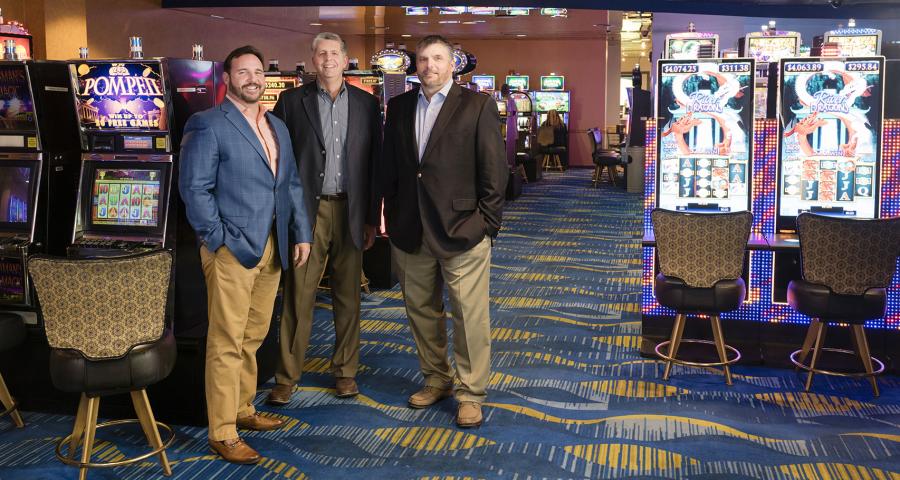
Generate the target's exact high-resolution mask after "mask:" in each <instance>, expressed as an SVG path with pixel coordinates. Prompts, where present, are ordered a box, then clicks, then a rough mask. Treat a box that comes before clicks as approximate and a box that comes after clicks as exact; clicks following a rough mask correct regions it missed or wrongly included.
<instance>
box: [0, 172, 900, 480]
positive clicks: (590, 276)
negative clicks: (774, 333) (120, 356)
mask: <svg viewBox="0 0 900 480" xmlns="http://www.w3.org/2000/svg"><path fill="white" fill-rule="evenodd" d="M589 187H590V172H589V171H585V170H581V171H578V170H572V171H570V172H568V173H566V174H562V175H550V176H549V178H545V180H544V181H543V182H540V183H538V184H533V185H527V186H526V193H525V195H524V196H523V197H521V198H520V199H518V200H517V201H515V202H512V203H511V204H510V205H509V207H508V209H507V212H506V215H505V224H504V229H503V232H502V234H501V236H500V238H499V241H498V242H497V244H496V246H495V247H494V259H493V265H494V266H493V271H492V274H493V275H492V292H491V293H492V311H491V314H492V327H493V330H492V338H493V361H492V367H493V375H492V377H491V385H490V390H489V398H488V403H487V404H486V405H485V415H486V423H485V424H484V425H483V426H482V427H481V428H477V429H473V430H465V431H463V430H459V429H457V428H456V427H455V426H454V424H453V416H454V412H455V405H454V402H453V401H452V400H446V401H444V402H442V403H440V404H438V405H437V406H436V407H434V408H431V409H428V410H410V409H408V408H407V407H406V398H407V396H408V395H409V394H410V393H412V392H414V391H415V390H417V388H418V387H419V385H420V383H421V377H420V375H419V372H418V367H417V360H416V356H415V349H414V348H415V347H414V345H413V341H412V339H411V337H410V334H409V331H408V327H407V322H406V318H405V312H404V309H403V304H402V301H401V295H400V292H399V287H398V288H395V289H394V290H390V291H378V292H373V293H372V294H371V295H368V296H366V297H365V298H364V310H363V324H362V331H363V334H362V343H363V345H362V364H363V367H362V369H361V371H360V374H359V376H358V380H359V383H360V389H361V391H362V394H361V395H360V396H358V397H356V398H354V399H350V400H338V399H336V398H335V397H334V396H333V395H332V391H331V390H330V388H329V387H330V385H331V378H330V375H328V374H327V373H326V372H327V363H328V362H327V358H328V357H329V355H330V350H331V345H332V342H333V335H334V332H333V327H332V326H331V322H330V316H329V312H328V311H327V309H328V304H327V302H328V300H327V298H326V297H322V298H321V301H322V302H323V305H322V307H323V308H322V309H320V310H319V312H318V313H317V317H316V324H315V327H314V336H313V338H312V341H311V347H310V352H309V358H310V365H308V367H307V368H308V370H309V372H308V374H307V375H305V376H304V380H303V382H302V386H300V387H298V389H297V390H298V391H297V393H296V394H295V395H294V398H293V402H292V403H291V404H290V405H289V406H288V408H285V409H281V410H277V411H274V412H273V413H272V414H273V415H279V416H282V415H283V416H287V417H290V419H291V421H290V422H289V423H288V426H287V427H286V428H284V429H283V430H280V431H275V432H267V433H249V434H248V435H246V438H248V441H249V442H250V443H251V445H253V446H254V447H256V448H258V449H259V450H261V452H262V453H263V454H264V455H266V459H265V460H264V461H263V462H262V463H260V464H259V465H256V466H234V465H229V464H226V463H224V462H222V461H220V460H216V457H214V456H213V455H211V454H210V452H209V450H208V448H207V446H206V431H205V430H204V429H202V428H194V427H181V428H178V429H177V438H176V441H175V444H174V446H173V447H172V448H171V449H170V450H169V458H170V459H171V460H173V469H174V474H173V476H172V477H171V478H177V479H208V478H222V479H225V478H227V479H244V478H253V479H263V478H265V479H275V478H280V479H298V478H311V479H332V478H367V479H376V478H379V479H380V478H387V479H392V480H404V479H446V480H449V479H463V478H466V479H468V478H471V479H479V478H484V479H488V478H491V479H493V478H499V479H530V478H691V479H707V478H729V479H743V478H765V479H770V478H771V479H805V478H815V479H837V478H841V479H843V478H850V479H853V478H859V479H900V428H898V426H900V388H898V387H900V382H898V379H897V378H896V377H883V378H882V379H881V386H882V396H881V397H880V398H877V399H873V398H872V396H871V392H870V390H869V387H868V385H867V384H864V383H861V382H855V381H850V380H847V381H845V380H825V379H820V380H817V382H816V385H817V388H816V389H815V390H814V392H813V393H809V394H807V393H803V391H802V384H801V382H800V379H799V377H797V376H796V374H794V373H793V372H792V371H789V370H774V369H766V368H754V367H738V368H736V369H735V371H736V374H737V375H736V378H735V385H734V386H733V387H730V388H729V387H726V386H725V385H724V382H723V381H722V378H721V377H720V376H717V375H710V374H709V373H708V372H706V371H701V370H691V369H685V368H680V367H676V370H675V375H674V376H673V378H672V380H671V382H669V383H665V382H663V381H661V376H662V368H661V367H660V364H659V363H658V362H656V361H653V360H649V359H645V358H642V357H640V356H639V355H638V344H639V335H640V312H639V303H640V275H641V265H640V240H639V236H640V232H641V198H640V197H639V196H637V195H633V194H627V193H624V192H623V191H622V190H620V189H614V188H612V187H609V186H606V185H604V186H602V187H601V188H598V189H592V188H589ZM266 393H267V392H265V391H261V392H260V394H259V397H258V399H259V400H260V402H261V401H262V399H263V398H264V397H265V394H266ZM151 402H152V398H151ZM262 408H263V409H265V410H267V411H269V412H272V411H273V410H272V409H271V408H269V407H262ZM25 420H26V422H27V423H28V426H27V427H26V428H25V429H23V430H15V429H13V428H12V427H11V426H10V423H9V422H8V420H6V419H3V420H0V479H4V480H7V479H28V480H34V479H56V478H74V477H75V470H74V469H71V468H68V467H66V468H64V467H62V466H60V464H59V463H58V462H57V461H56V460H55V459H54V456H53V442H54V441H55V440H56V439H58V438H60V437H62V436H64V435H66V434H68V433H69V431H70V429H71V425H72V421H73V418H72V417H70V416H61V415H45V414H35V413H28V412H26V414H25ZM119 433H120V434H124V435H125V437H124V440H122V441H119V444H118V446H112V445H111V444H109V443H107V442H105V441H102V440H103V439H104V438H111V437H108V436H107V435H108V433H107V432H101V433H100V434H99V435H98V438H99V439H100V440H101V442H100V444H99V445H98V446H97V450H96V451H95V455H97V456H98V457H102V458H106V459H109V458H115V457H116V456H119V455H122V454H131V453H134V452H135V451H138V450H139V449H142V448H143V447H142V445H143V438H142V436H141V434H140V432H139V430H137V429H135V430H125V429H123V430H121V431H120V432H119ZM95 458H97V457H95ZM159 472H160V470H159V467H158V465H157V464H156V463H145V464H143V465H140V466H137V467H128V468H119V469H113V470H105V471H104V470H96V471H92V472H91V474H90V478H92V479H95V480H99V479H112V478H122V479H146V478H157V477H158V475H159Z"/></svg>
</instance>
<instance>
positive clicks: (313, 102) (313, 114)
mask: <svg viewBox="0 0 900 480" xmlns="http://www.w3.org/2000/svg"><path fill="white" fill-rule="evenodd" d="M318 94H319V90H318V88H317V87H316V84H315V83H312V84H310V88H309V89H308V90H306V95H304V96H303V110H305V111H306V116H307V117H308V118H309V123H310V124H311V125H312V127H313V131H315V132H316V138H318V139H319V146H320V147H322V148H325V140H324V137H323V135H322V119H321V118H320V117H319V99H318V98H316V96H317V95H318Z"/></svg>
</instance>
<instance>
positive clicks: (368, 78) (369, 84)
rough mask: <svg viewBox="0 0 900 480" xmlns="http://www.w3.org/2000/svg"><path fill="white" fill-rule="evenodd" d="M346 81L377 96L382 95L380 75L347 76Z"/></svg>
mask: <svg viewBox="0 0 900 480" xmlns="http://www.w3.org/2000/svg"><path fill="white" fill-rule="evenodd" d="M344 81H346V82H347V83H349V84H350V85H353V86H354V87H357V88H359V89H361V90H365V91H366V92H368V93H371V94H372V95H375V96H380V95H381V83H382V81H381V76H380V75H345V76H344Z"/></svg>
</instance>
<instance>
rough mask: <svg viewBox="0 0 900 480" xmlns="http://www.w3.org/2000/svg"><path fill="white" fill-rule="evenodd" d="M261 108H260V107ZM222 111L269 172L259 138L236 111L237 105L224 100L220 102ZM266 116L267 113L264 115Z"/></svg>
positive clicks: (267, 161)
mask: <svg viewBox="0 0 900 480" xmlns="http://www.w3.org/2000/svg"><path fill="white" fill-rule="evenodd" d="M260 108H262V107H260ZM222 111H224V112H225V118H227V119H228V121H229V122H231V124H232V125H234V127H235V128H237V130H238V131H239V132H241V135H243V136H244V139H246V140H247V141H248V142H250V145H252V146H253V148H254V149H256V153H258V154H259V159H260V160H262V161H263V163H265V165H266V170H268V171H269V172H271V171H272V169H271V168H270V167H269V158H268V157H267V156H266V151H265V150H263V146H262V143H260V141H259V137H257V136H256V133H255V132H253V130H252V129H251V128H250V122H248V121H247V118H246V117H244V114H243V113H241V111H240V110H239V109H238V107H237V105H235V104H234V103H233V102H232V101H231V100H228V99H226V100H225V101H224V102H222ZM266 115H268V113H267V114H266Z"/></svg>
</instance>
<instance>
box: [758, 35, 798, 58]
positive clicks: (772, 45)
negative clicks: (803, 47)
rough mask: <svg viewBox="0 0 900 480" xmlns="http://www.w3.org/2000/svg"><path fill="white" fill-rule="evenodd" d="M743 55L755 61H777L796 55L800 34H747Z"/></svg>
mask: <svg viewBox="0 0 900 480" xmlns="http://www.w3.org/2000/svg"><path fill="white" fill-rule="evenodd" d="M746 42H747V43H746V45H745V48H744V52H745V53H744V55H745V56H747V57H750V58H753V59H755V60H756V61H757V62H763V63H767V62H777V61H778V60H781V59H782V58H790V57H796V56H797V54H798V53H799V52H800V43H801V42H800V34H799V33H795V34H788V35H761V34H760V35H748V36H747V39H746Z"/></svg>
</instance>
